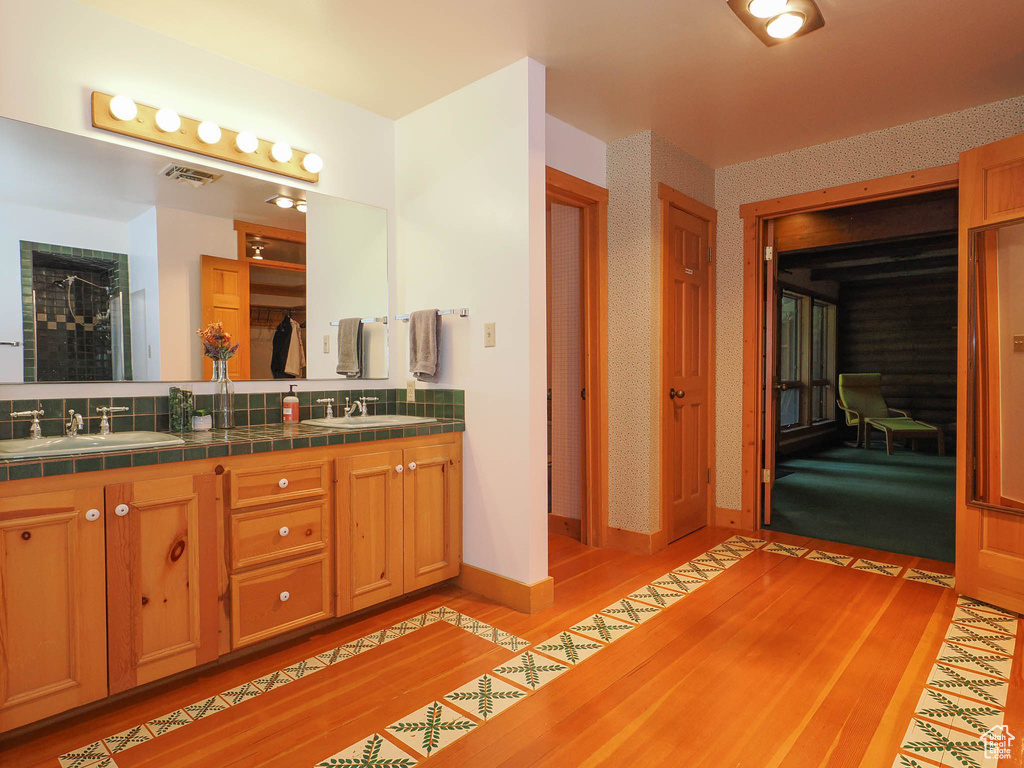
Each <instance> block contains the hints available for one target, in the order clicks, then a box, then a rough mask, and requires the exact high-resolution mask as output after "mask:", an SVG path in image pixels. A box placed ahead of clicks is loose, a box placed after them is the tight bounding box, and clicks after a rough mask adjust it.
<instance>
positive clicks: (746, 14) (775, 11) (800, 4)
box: [727, 0, 825, 46]
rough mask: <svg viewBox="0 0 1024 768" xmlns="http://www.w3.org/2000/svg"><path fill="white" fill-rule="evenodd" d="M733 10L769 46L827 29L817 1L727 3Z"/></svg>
mask: <svg viewBox="0 0 1024 768" xmlns="http://www.w3.org/2000/svg"><path fill="white" fill-rule="evenodd" d="M727 2H728V5H729V8H730V9H732V12H733V13H735V14H736V15H737V16H738V17H739V19H740V21H742V22H743V23H744V24H745V25H746V27H747V29H749V30H750V31H751V32H753V33H754V35H755V36H756V37H757V39H758V40H760V41H761V42H762V43H764V44H765V45H767V46H773V45H779V44H781V43H785V42H787V41H789V40H794V39H796V38H797V37H803V36H804V35H807V34H810V33H811V32H813V31H815V30H816V29H821V28H822V27H823V26H825V19H824V18H822V15H821V11H820V10H819V9H818V6H817V5H815V2H814V0H727Z"/></svg>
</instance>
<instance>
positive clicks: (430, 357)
mask: <svg viewBox="0 0 1024 768" xmlns="http://www.w3.org/2000/svg"><path fill="white" fill-rule="evenodd" d="M409 372H410V373H412V375H413V378H416V379H418V380H420V381H437V377H438V375H439V374H440V372H441V318H439V317H438V315H437V310H436V309H422V310H420V311H419V312H413V313H411V314H410V315H409Z"/></svg>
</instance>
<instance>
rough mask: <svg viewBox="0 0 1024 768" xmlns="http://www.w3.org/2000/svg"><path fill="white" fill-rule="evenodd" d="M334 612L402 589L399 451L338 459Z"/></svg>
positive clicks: (358, 606)
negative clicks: (336, 599) (335, 604)
mask: <svg viewBox="0 0 1024 768" xmlns="http://www.w3.org/2000/svg"><path fill="white" fill-rule="evenodd" d="M335 471H336V472H337V474H336V477H337V480H338V485H337V487H338V490H337V504H336V509H337V520H338V533H337V537H338V538H337V541H338V546H337V551H336V555H335V560H336V563H337V565H336V568H337V593H338V614H339V615H341V614H343V613H347V612H348V611H357V610H359V609H361V608H366V607H367V606H369V605H374V604H375V603H379V602H381V601H383V600H389V599H391V598H392V597H398V596H399V595H401V594H402V591H403V576H404V574H403V568H402V536H403V529H402V487H403V486H402V476H403V474H404V473H405V465H404V464H403V461H402V452H401V451H384V452H381V453H373V454H369V455H366V456H350V457H347V458H344V459H338V460H337V461H336V465H335Z"/></svg>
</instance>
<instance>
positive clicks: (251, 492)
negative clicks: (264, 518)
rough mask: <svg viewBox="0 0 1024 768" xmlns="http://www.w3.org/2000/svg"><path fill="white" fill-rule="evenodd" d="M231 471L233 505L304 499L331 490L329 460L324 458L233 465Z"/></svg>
mask: <svg viewBox="0 0 1024 768" xmlns="http://www.w3.org/2000/svg"><path fill="white" fill-rule="evenodd" d="M227 474H228V498H229V502H230V504H231V508H232V509H244V508H246V507H258V506H261V505H263V504H273V503H276V502H281V501H301V500H303V499H311V498H316V497H317V496H323V495H324V494H325V493H326V492H327V462H324V461H313V462H307V463H304V464H285V465H284V466H281V467H275V468H273V469H242V470H238V469H231V470H228V473H227Z"/></svg>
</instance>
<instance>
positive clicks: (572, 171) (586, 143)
mask: <svg viewBox="0 0 1024 768" xmlns="http://www.w3.org/2000/svg"><path fill="white" fill-rule="evenodd" d="M544 151H545V155H546V159H545V162H546V163H547V164H548V165H549V166H551V167H552V168H556V169H557V170H559V171H562V172H564V173H568V174H569V175H570V176H575V177H576V178H578V179H583V180H584V181H589V182H590V183H591V184H597V186H599V187H604V186H607V183H606V178H607V154H608V145H607V144H605V143H604V142H603V141H601V140H600V139H598V138H595V137H594V136H591V135H590V134H589V133H584V132H583V131H581V130H580V129H579V128H576V127H574V126H572V125H569V124H568V123H566V122H563V121H561V120H559V119H558V118H557V117H552V116H551V115H546V116H545V138H544Z"/></svg>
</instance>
